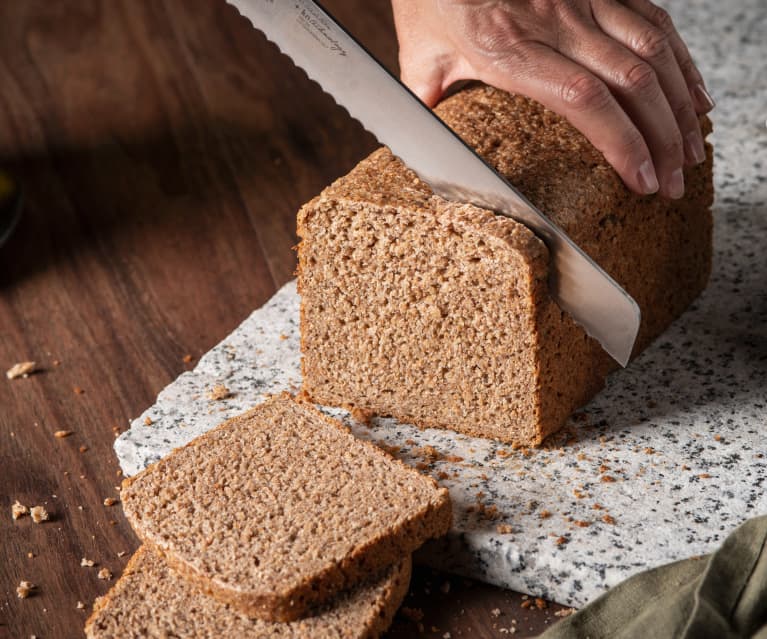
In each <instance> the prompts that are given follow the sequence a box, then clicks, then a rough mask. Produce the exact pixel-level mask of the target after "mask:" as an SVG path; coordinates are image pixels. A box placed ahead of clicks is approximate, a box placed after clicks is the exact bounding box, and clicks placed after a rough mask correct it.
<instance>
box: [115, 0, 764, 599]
mask: <svg viewBox="0 0 767 639" xmlns="http://www.w3.org/2000/svg"><path fill="white" fill-rule="evenodd" d="M670 9H671V11H672V13H673V15H675V17H676V21H677V24H678V25H679V27H680V30H681V31H682V33H683V34H684V35H685V37H686V38H687V40H688V43H689V44H690V48H691V49H692V51H693V53H694V55H695V56H696V58H697V59H698V61H699V63H700V66H701V67H702V69H703V70H704V73H705V74H706V76H707V78H708V81H709V86H710V88H711V89H712V93H713V94H714V95H715V97H716V99H717V100H718V102H719V106H718V109H717V110H716V112H715V114H714V120H715V128H716V131H715V134H714V138H713V140H714V144H715V146H716V185H717V200H716V205H715V216H716V228H715V233H716V239H715V244H716V258H715V264H714V275H713V278H712V281H711V284H710V286H709V288H708V290H707V291H706V292H705V293H704V294H703V296H702V297H701V298H700V299H699V300H698V301H697V302H696V303H695V304H694V306H693V307H692V308H691V309H690V310H689V312H688V313H686V314H685V315H684V316H683V317H682V318H681V319H680V320H678V321H677V322H676V323H675V324H674V325H673V326H672V327H671V329H670V330H669V331H668V332H667V333H666V334H665V335H664V336H662V337H661V338H660V339H659V340H658V341H657V342H656V343H655V344H654V345H653V346H652V347H651V348H650V349H649V350H647V351H646V352H645V353H644V354H643V355H642V356H641V357H640V358H639V359H638V360H637V361H635V362H634V363H633V364H632V365H631V367H630V368H629V369H627V370H625V371H620V372H619V373H617V374H614V375H613V376H612V377H611V379H610V380H609V383H608V386H607V388H606V389H605V390H604V391H603V392H602V393H601V394H600V395H599V396H598V397H597V398H596V399H595V400H594V401H592V402H591V403H590V404H589V405H588V406H587V407H586V408H585V410H584V411H582V412H581V413H580V414H579V415H577V416H576V418H575V419H574V420H573V422H572V424H571V425H570V427H568V429H567V432H566V433H565V434H564V435H563V436H562V437H560V438H559V440H558V441H557V442H554V444H555V445H553V446H552V447H550V448H549V449H545V450H541V451H532V452H527V453H526V454H525V452H523V451H511V450H509V449H508V447H505V446H501V445H498V444H496V443H494V442H490V441H485V440H481V439H472V438H469V437H464V436H461V435H456V434H454V433H450V432H445V431H437V430H427V431H419V430H417V429H415V428H413V427H410V426H407V425H402V424H397V423H394V422H392V421H391V420H384V419H381V420H376V421H374V423H373V424H372V425H371V426H370V427H365V426H362V425H359V424H352V427H353V429H354V432H355V433H356V434H357V435H358V436H360V437H363V438H366V439H371V440H374V441H376V442H380V443H382V444H385V445H387V446H400V447H401V449H400V450H399V451H398V452H397V453H396V454H398V455H399V456H400V457H402V458H403V459H404V460H405V461H408V462H410V463H413V464H417V463H419V462H423V461H424V454H425V451H423V450H420V449H422V447H424V446H426V445H430V446H433V447H434V448H435V449H436V451H438V452H439V453H443V454H445V455H454V456H459V457H462V458H463V460H462V461H455V460H454V461H447V460H445V459H441V460H439V459H438V460H436V461H434V460H432V461H433V463H432V464H431V465H430V467H429V472H431V473H432V474H433V475H434V476H435V477H438V478H439V480H440V481H442V482H443V483H444V484H445V485H447V486H448V487H449V488H450V491H451V495H452V498H453V501H454V504H455V521H454V527H453V531H452V533H451V535H450V536H449V538H448V539H447V541H445V542H444V543H441V544H439V545H432V546H429V547H427V548H426V549H424V551H423V552H422V553H421V555H420V558H421V560H423V561H426V562H429V563H432V564H433V565H435V566H438V567H440V568H443V569H447V570H450V571H453V572H456V573H459V574H463V575H469V576H472V577H476V578H478V579H481V580H484V581H488V582H491V583H495V584H499V585H501V586H506V587H509V588H513V589H516V590H520V591H523V592H527V593H531V594H536V595H543V596H546V597H549V598H552V599H554V600H556V601H559V602H562V603H565V604H571V605H576V606H577V605H581V604H584V603H586V602H587V601H589V600H591V599H593V598H594V597H596V596H597V595H599V594H600V593H601V592H603V591H604V590H605V589H606V588H607V587H609V586H610V585H613V584H615V583H617V582H619V581H621V580H622V579H624V578H626V577H628V576H629V575H631V574H633V573H636V572H638V571H640V570H643V569H645V568H649V567H652V566H656V565H659V564H662V563H666V562H669V561H672V560H675V559H679V558H683V557H688V556H691V555H697V554H700V553H705V552H708V551H710V550H711V549H712V548H714V547H715V546H717V545H718V544H719V542H720V541H721V540H722V539H723V538H724V537H725V536H726V535H727V533H728V532H729V531H730V530H732V529H733V528H734V527H735V526H737V525H738V524H739V523H740V522H742V521H743V520H744V519H745V518H747V517H751V516H754V515H757V514H760V513H765V512H767V496H766V495H765V489H767V485H766V484H767V482H766V481H765V480H766V479H767V459H766V458H765V457H763V454H765V453H767V450H765V449H766V448H767V445H765V442H766V441H767V438H766V437H765V434H766V431H767V426H766V425H765V422H767V205H765V201H766V200H767V179H765V165H764V162H765V161H766V160H767V130H766V129H765V118H767V65H765V61H764V60H765V53H767V51H765V50H764V43H765V42H767V5H766V4H765V3H764V2H763V0H741V1H739V2H737V3H723V2H713V0H711V1H709V0H684V1H682V0H678V1H675V2H673V3H671V6H670ZM297 310H298V298H297V296H296V291H295V285H294V284H293V283H290V284H288V285H286V286H285V287H284V288H283V289H282V290H281V291H280V292H279V293H278V294H277V295H276V296H275V297H274V298H273V299H272V300H271V302H269V304H267V305H266V306H265V307H264V308H262V309H260V310H258V311H256V312H255V313H253V315H251V317H249V318H248V319H247V320H246V321H245V322H244V323H243V324H242V325H241V326H240V327H239V328H238V329H237V330H236V331H235V332H234V333H233V334H232V335H230V336H229V337H228V338H227V339H225V340H224V341H223V342H222V343H221V344H219V345H218V346H217V347H216V348H214V349H213V350H212V351H210V352H209V353H208V354H207V355H205V356H204V357H203V358H202V359H201V360H200V362H199V364H198V366H197V367H196V368H195V370H194V371H193V372H189V373H184V374H183V375H181V377H179V378H178V380H176V381H175V382H174V383H173V384H171V385H170V386H168V387H167V388H166V389H165V390H163V391H162V393H160V395H159V397H158V399H157V403H156V404H155V405H154V406H152V407H151V408H149V409H148V410H147V411H146V412H145V413H143V414H142V415H141V416H139V417H138V419H136V420H135V422H134V423H133V427H132V429H131V430H130V431H129V432H126V433H124V434H123V435H122V436H121V437H120V438H119V439H118V440H117V442H116V444H115V448H116V450H117V454H118V456H119V458H120V462H121V464H122V467H123V470H124V471H125V473H126V474H128V475H131V474H134V473H136V472H137V471H138V470H140V469H141V468H143V467H144V466H145V465H146V464H148V463H150V462H152V461H154V460H156V459H158V458H159V457H160V456H162V455H164V454H166V453H167V452H168V451H170V450H171V449H172V448H173V447H175V446H179V445H181V444H184V443H185V442H187V441H189V440H190V439H192V438H193V437H194V436H196V435H198V434H200V433H202V432H204V431H205V430H207V429H208V428H211V427H212V426H214V425H216V424H217V423H219V422H220V421H222V420H223V419H225V418H228V417H231V416H233V415H235V414H237V413H239V412H241V411H243V410H245V409H246V408H248V407H250V406H251V405H253V404H254V403H256V402H258V401H260V400H261V398H262V396H263V394H264V393H271V392H275V391H279V390H283V389H296V388H297V387H298V385H299V349H298V326H297V321H298V313H297ZM215 384H224V385H225V386H226V387H227V388H228V389H229V390H230V391H232V393H233V395H232V396H231V397H230V398H228V399H224V400H220V401H213V400H210V399H209V398H208V397H207V391H208V390H209V389H210V388H211V387H213V386H214V385H215ZM146 417H149V418H150V419H151V420H152V423H151V425H149V426H148V425H145V418H146ZM426 456H427V457H428V453H426ZM427 461H428V460H427ZM478 494H480V496H479V498H478V497H477V495H478Z"/></svg>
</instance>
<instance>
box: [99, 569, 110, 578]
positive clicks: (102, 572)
mask: <svg viewBox="0 0 767 639" xmlns="http://www.w3.org/2000/svg"><path fill="white" fill-rule="evenodd" d="M96 576H97V577H98V578H99V579H111V578H112V571H111V570H109V568H102V569H101V570H99V572H98V575H96Z"/></svg>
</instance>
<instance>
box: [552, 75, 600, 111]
mask: <svg viewBox="0 0 767 639" xmlns="http://www.w3.org/2000/svg"><path fill="white" fill-rule="evenodd" d="M561 97H562V102H564V103H565V105H567V106H568V107H570V108H572V109H575V110H578V111H584V110H595V111H601V110H602V109H604V108H605V107H606V106H607V105H608V104H609V102H610V100H611V96H610V92H609V91H608V90H607V87H606V86H605V85H604V84H602V82H600V81H599V80H597V78H595V77H594V76H591V75H587V74H583V73H579V74H576V75H574V76H573V77H571V78H569V79H568V80H567V82H565V83H564V84H563V85H562V89H561Z"/></svg>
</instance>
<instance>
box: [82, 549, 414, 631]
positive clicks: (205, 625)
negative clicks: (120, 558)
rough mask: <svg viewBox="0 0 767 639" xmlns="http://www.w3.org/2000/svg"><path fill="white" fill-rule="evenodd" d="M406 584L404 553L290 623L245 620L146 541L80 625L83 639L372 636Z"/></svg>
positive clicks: (385, 625) (407, 563) (385, 621)
mask: <svg viewBox="0 0 767 639" xmlns="http://www.w3.org/2000/svg"><path fill="white" fill-rule="evenodd" d="M409 582H410V557H409V556H408V557H407V558H406V559H403V560H400V561H399V562H398V563H397V564H396V565H394V566H392V567H391V568H389V569H388V570H387V571H386V572H385V573H384V574H383V575H382V576H381V577H379V578H378V579H377V580H374V581H372V582H370V583H367V584H362V585H360V586H359V587H358V588H356V589H355V590H352V591H350V592H347V593H343V594H341V595H339V597H338V598H337V599H335V600H334V601H333V602H332V603H331V604H330V605H326V606H324V607H322V608H320V609H318V610H317V611H316V612H315V613H314V614H313V615H312V616H309V617H307V618H305V619H300V620H298V621H293V622H290V623H280V622H269V621H263V620H260V619H255V618H252V617H248V616H246V615H244V614H242V613H240V612H238V611H236V610H234V609H233V608H232V607H231V606H228V605H227V604H223V603H221V602H219V601H216V600H215V599H213V598H211V597H208V596H206V595H204V594H203V593H201V592H200V591H199V590H197V589H196V588H194V587H193V586H192V585H191V584H190V583H189V582H187V581H186V580H184V579H183V578H181V577H180V576H179V575H178V574H177V573H175V572H174V571H173V570H171V569H170V568H169V567H168V565H167V564H166V563H165V562H164V561H163V560H162V559H160V558H159V557H158V556H157V555H155V554H154V553H152V552H151V551H150V550H149V549H148V548H146V546H142V547H141V548H139V549H138V551H137V552H136V554H135V555H134V556H133V557H132V558H131V560H130V562H129V563H128V565H127V566H126V568H125V572H124V573H123V575H122V577H120V579H119V580H118V582H117V583H116V584H115V585H114V587H113V588H112V589H111V590H110V591H109V593H107V595H106V596H104V597H101V598H100V599H98V600H97V601H96V603H95V605H94V609H93V614H92V615H91V616H90V618H89V619H88V621H87V623H86V625H85V634H86V636H87V637H88V639H167V638H168V637H184V638H185V639H220V638H221V637H252V638H253V639H307V638H310V637H311V638H312V639H375V638H376V637H379V636H380V635H381V634H382V633H383V632H385V631H386V629H387V628H388V627H389V624H390V623H391V620H392V618H393V616H394V613H395V612H396V610H397V608H398V607H399V605H400V603H401V602H402V599H403V598H404V596H405V593H406V591H407V588H408V584H409Z"/></svg>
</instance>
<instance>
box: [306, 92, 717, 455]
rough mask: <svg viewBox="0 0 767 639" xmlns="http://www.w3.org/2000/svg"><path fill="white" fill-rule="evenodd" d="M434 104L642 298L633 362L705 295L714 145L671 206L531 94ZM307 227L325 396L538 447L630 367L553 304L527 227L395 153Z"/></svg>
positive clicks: (309, 335)
mask: <svg viewBox="0 0 767 639" xmlns="http://www.w3.org/2000/svg"><path fill="white" fill-rule="evenodd" d="M437 112H438V113H439V115H440V116H441V117H442V118H443V119H444V120H445V121H446V122H447V123H448V124H449V125H450V126H451V127H452V128H453V129H454V130H455V131H456V132H457V133H458V134H459V135H460V136H461V137H462V138H463V139H464V140H465V141H466V142H467V143H468V144H470V145H472V146H473V147H475V148H476V149H477V151H478V152H479V154H480V155H482V156H483V157H484V158H485V160H487V161H488V162H489V163H490V164H491V165H492V166H494V167H496V169H497V170H498V171H499V172H500V173H501V174H502V175H504V176H505V177H507V178H508V179H509V180H510V181H511V182H512V183H513V184H514V185H515V186H517V187H518V188H519V189H520V190H521V191H522V193H524V194H525V195H526V196H527V197H528V198H529V199H530V200H531V201H532V202H533V204H535V205H536V206H537V207H538V208H539V209H541V210H542V211H543V212H544V213H546V214H547V215H549V216H550V218H551V219H552V220H553V221H554V222H555V223H557V224H559V225H560V226H561V227H562V228H563V229H564V230H565V231H566V232H567V233H568V234H569V235H570V237H572V239H573V240H574V241H575V242H576V243H577V244H579V245H580V246H581V247H582V248H583V249H584V250H585V251H586V252H587V253H588V254H589V255H590V256H591V257H592V258H594V259H595V260H596V261H597V263H598V264H600V265H601V266H602V267H603V268H604V269H605V270H606V271H607V272H608V273H610V274H611V275H612V276H613V277H614V278H615V279H616V280H617V281H618V282H620V283H621V284H622V285H623V286H624V287H625V288H626V289H627V290H628V292H629V293H630V294H631V295H632V296H633V297H634V299H635V300H636V301H637V302H638V304H639V305H640V307H641V309H642V313H643V317H642V325H641V329H640V334H639V338H638V341H637V345H636V348H635V351H634V353H635V355H636V354H637V353H639V352H640V351H641V350H642V349H644V348H645V347H646V346H647V345H648V344H649V343H650V342H651V341H652V340H653V339H654V338H655V337H657V336H658V335H659V334H660V333H661V332H662V331H663V330H664V329H665V328H666V327H667V326H668V325H669V324H670V323H671V321H672V320H673V319H675V318H676V317H678V316H679V315H680V314H681V313H682V311H683V310H684V309H685V308H686V307H687V306H688V305H689V304H690V302H691V301H692V300H693V299H694V298H695V297H696V296H697V295H698V294H699V293H700V291H701V290H702V289H703V288H704V287H705V285H706V282H707V280H708V276H709V272H710V268H711V252H712V242H711V229H712V218H711V211H710V207H711V203H712V200H713V190H712V150H711V147H710V145H707V153H708V159H707V161H706V162H705V163H704V164H702V165H699V166H696V167H691V168H688V169H687V170H686V171H685V183H686V186H687V190H686V194H685V196H684V198H683V199H681V200H678V201H671V200H667V199H664V198H662V197H660V196H648V197H640V196H637V195H634V194H633V193H631V192H630V191H629V190H628V189H627V188H626V187H625V186H624V185H623V183H622V182H621V180H620V179H619V177H618V175H617V174H616V173H615V171H614V170H613V169H612V168H611V167H610V166H609V165H608V164H607V163H606V161H605V159H604V157H603V156H602V155H601V154H600V153H599V152H598V151H597V150H596V149H594V147H592V146H591V144H589V142H588V141H587V140H586V139H585V138H584V137H583V136H582V135H581V134H580V133H578V132H577V131H576V130H575V129H574V128H573V127H572V126H570V125H569V124H568V123H567V122H566V121H565V120H564V119H563V118H561V117H559V116H557V115H556V114H554V113H552V112H550V111H548V110H546V109H544V108H543V107H542V106H541V105H539V104H537V103H536V102H533V101H531V100H529V99H526V98H524V97H521V96H515V95H509V94H508V93H505V92H503V91H499V90H496V89H491V88H489V87H483V86H476V87H473V88H470V89H468V90H465V91H462V92H461V93H458V94H456V95H455V96H453V97H451V98H449V99H447V100H446V101H445V102H443V103H442V104H441V105H440V106H439V107H438V108H437ZM701 123H702V125H703V128H704V133H706V134H708V133H709V132H710V128H711V126H710V122H709V121H708V119H706V118H702V120H701ZM298 234H299V236H300V238H301V242H300V244H299V249H298V254H299V271H298V277H299V279H298V284H299V291H300V293H301V348H302V354H303V359H302V371H303V390H304V392H305V393H306V394H307V395H308V396H310V397H311V398H312V399H313V400H314V401H316V402H318V403H321V404H326V405H334V406H354V407H356V408H359V409H361V410H364V411H369V412H372V413H376V414H379V415H389V416H394V417H396V418H397V419H399V420H400V421H403V422H408V423H413V424H416V425H418V426H421V427H441V428H452V429H454V430H457V431H460V432H463V433H468V434H471V435H478V436H484V437H492V438H495V439H499V440H501V441H505V442H511V443H516V444H522V445H538V444H540V443H541V442H542V441H543V439H544V438H545V437H546V436H547V435H549V434H550V433H553V432H555V431H556V430H558V429H559V428H560V427H561V426H562V425H563V424H564V422H565V421H566V419H567V417H568V416H569V415H570V414H571V413H572V412H573V410H574V409H575V408H577V407H578V406H580V405H582V404H584V403H586V402H587V401H588V400H589V399H590V398H591V397H592V396H593V395H594V394H596V393H597V392H598V391H599V390H600V389H601V388H602V387H603V385H604V382H605V378H606V376H607V374H608V372H609V371H610V370H611V369H612V368H614V366H615V365H614V363H613V362H612V360H611V359H610V358H609V357H608V356H607V355H606V354H605V353H604V352H603V351H602V349H601V347H600V346H599V344H598V343H597V342H595V341H594V340H593V339H591V338H589V337H588V336H587V335H586V334H585V332H584V331H583V330H582V329H581V328H580V327H579V326H577V325H576V324H575V323H574V322H573V320H572V319H571V318H570V317H569V316H568V315H566V314H565V313H564V312H563V311H562V310H561V309H560V308H559V307H558V306H557V305H556V304H555V303H554V301H553V300H552V299H551V297H550V295H549V291H548V285H547V278H548V275H549V271H548V260H549V256H548V251H547V249H546V247H545V246H544V244H543V243H542V242H541V241H540V240H539V239H538V238H537V237H536V236H535V235H534V234H533V233H532V232H531V231H530V230H528V229H527V228H526V227H524V226H523V225H521V224H518V223H517V222H515V221H513V220H511V219H509V218H507V217H503V216H499V215H496V214H494V213H492V212H490V211H487V210H483V209H480V208H477V207H475V206H470V205H462V204H456V203H452V202H448V201H445V200H443V199H441V198H439V197H436V196H434V195H433V193H432V192H431V190H430V189H429V187H428V186H427V185H425V184H424V183H423V182H421V181H420V180H419V179H418V178H417V177H416V175H415V174H414V173H413V172H412V171H410V170H408V169H407V168H406V167H405V166H404V165H403V164H402V163H401V162H400V161H399V160H398V159H396V158H394V157H393V156H392V154H391V153H390V152H389V151H388V149H385V148H384V149H380V150H378V151H376V152H375V153H373V154H372V155H371V156H370V157H369V158H367V159H366V160H364V161H362V162H361V163H360V164H359V165H358V166H357V167H356V168H355V169H354V170H353V171H352V172H351V173H349V174H348V175H347V176H345V177H343V178H341V179H339V180H337V181H336V182H335V183H334V184H332V185H331V186H330V187H328V188H327V189H325V191H323V192H322V194H320V195H319V196H318V197H317V198H315V199H314V200H312V201H311V202H309V203H308V204H306V205H305V206H304V207H303V208H302V209H301V211H300V212H299V215H298Z"/></svg>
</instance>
